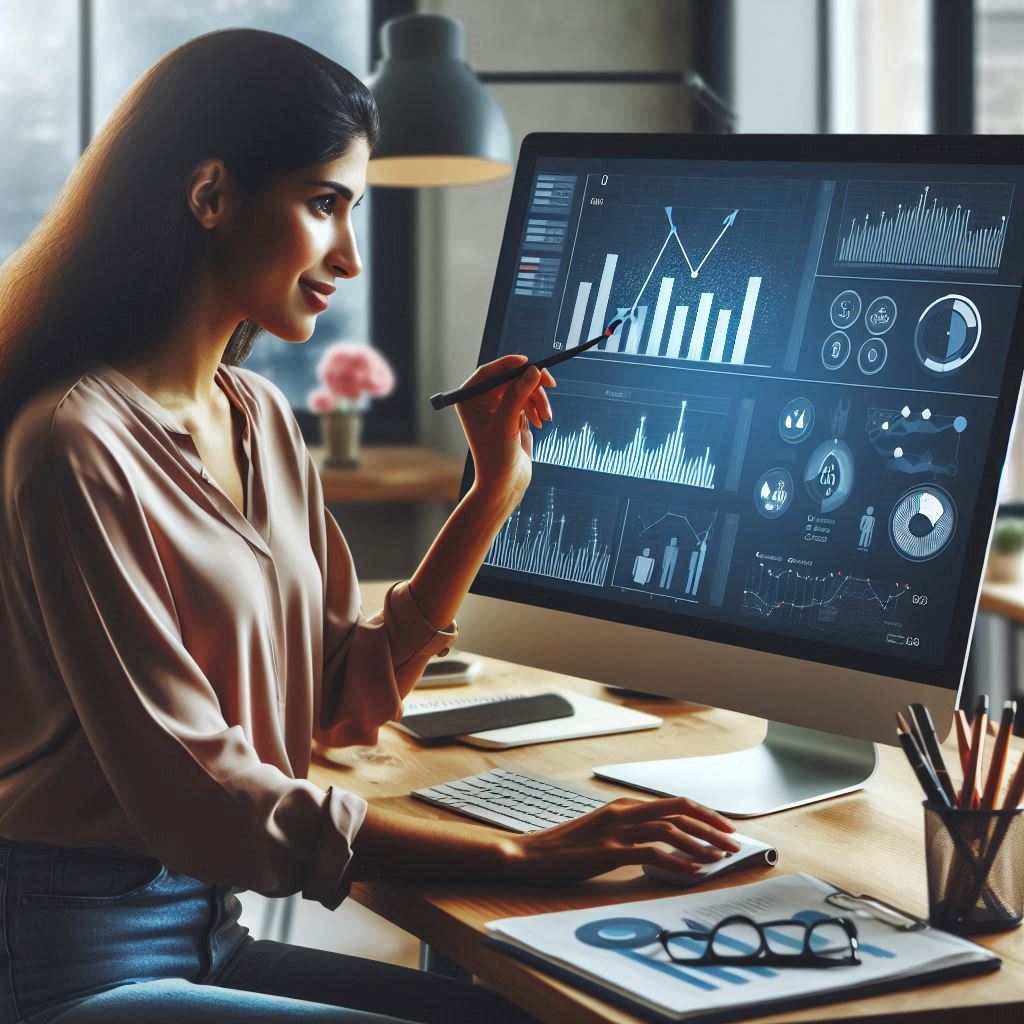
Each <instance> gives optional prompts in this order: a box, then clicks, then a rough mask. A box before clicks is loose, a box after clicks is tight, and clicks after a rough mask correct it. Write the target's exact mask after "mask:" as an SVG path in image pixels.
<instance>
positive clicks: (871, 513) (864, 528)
mask: <svg viewBox="0 0 1024 1024" xmlns="http://www.w3.org/2000/svg"><path fill="white" fill-rule="evenodd" d="M874 535H875V506H874V505H868V508H867V511H866V512H865V513H864V515H862V516H861V517H860V543H859V544H858V545H857V550H858V551H870V550H871V541H872V539H873V538H874Z"/></svg>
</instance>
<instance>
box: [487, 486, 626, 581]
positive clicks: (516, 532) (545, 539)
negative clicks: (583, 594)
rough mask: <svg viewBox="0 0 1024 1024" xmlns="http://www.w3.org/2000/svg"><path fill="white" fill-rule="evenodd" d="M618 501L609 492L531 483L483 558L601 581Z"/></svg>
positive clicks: (608, 559)
mask: <svg viewBox="0 0 1024 1024" xmlns="http://www.w3.org/2000/svg"><path fill="white" fill-rule="evenodd" d="M617 507H618V502H617V501H616V500H615V499H614V498H601V497H596V496H594V495H584V494H576V493H575V492H572V491H565V490H562V489H560V488H559V489H556V488H554V487H548V488H544V489H541V490H539V491H538V490H536V489H535V488H530V489H528V490H527V492H526V495H525V496H524V498H523V500H522V502H521V503H520V505H519V507H518V508H517V509H516V510H515V512H513V513H512V515H511V516H509V518H508V520H507V521H506V523H505V525H504V526H503V527H502V528H501V530H499V531H498V535H497V537H495V538H494V542H493V543H492V544H491V548H490V550H489V551H488V552H487V557H486V558H485V559H484V561H485V562H486V563H487V564H488V565H494V566H498V567H499V568H502V569H511V570H513V571H515V572H523V573H531V574H532V575H535V576H553V577H555V578H556V579H560V580H565V581H566V582H569V583H588V584H591V585H592V586H596V587H601V586H604V583H605V579H606V578H607V576H608V566H609V564H610V562H611V536H612V529H613V528H614V525H615V515H616V510H617Z"/></svg>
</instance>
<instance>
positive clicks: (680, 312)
mask: <svg viewBox="0 0 1024 1024" xmlns="http://www.w3.org/2000/svg"><path fill="white" fill-rule="evenodd" d="M689 312H690V307H689V306H676V315H675V316H674V317H672V327H671V328H670V329H669V332H668V349H667V350H666V352H665V357H666V358H667V359H678V358H679V349H680V347H681V346H682V344H683V331H685V330H686V315H687V314H688V313H689Z"/></svg>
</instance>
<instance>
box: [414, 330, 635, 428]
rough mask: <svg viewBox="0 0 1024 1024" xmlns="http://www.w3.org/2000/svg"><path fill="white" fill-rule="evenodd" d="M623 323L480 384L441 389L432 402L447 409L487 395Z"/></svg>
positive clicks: (573, 352) (570, 354) (607, 335)
mask: <svg viewBox="0 0 1024 1024" xmlns="http://www.w3.org/2000/svg"><path fill="white" fill-rule="evenodd" d="M621 323H622V321H621V320H613V321H612V322H611V323H610V324H609V325H608V326H607V327H606V328H605V329H604V330H603V331H602V332H601V333H600V334H599V335H598V336H597V337H596V338H591V339H590V341H585V342H583V344H582V345H574V346H573V347H572V348H567V349H566V350H565V351H564V352H558V353H556V354H555V355H553V356H548V357H547V359H538V360H537V362H535V363H523V365H522V366H517V367H515V369H512V370H508V371H506V372H505V373H500V374H498V376H497V377H491V378H489V379H488V380H482V381H480V383H479V384H470V385H469V386H468V387H465V388H456V389H455V390H454V391H439V392H438V393H437V394H436V395H431V396H430V404H431V405H432V406H433V407H434V408H435V409H445V408H447V407H448V406H449V405H457V404H458V403H459V402H464V401H465V400H466V399H467V398H476V396H477V395H485V394H487V392H488V391H493V390H494V389H495V388H500V387H501V386H502V384H507V383H508V382H509V381H510V380H515V379H516V377H521V376H522V375H523V374H524V373H526V371H527V370H528V369H529V368H530V367H531V366H536V367H537V369H538V370H546V369H547V368H548V367H549V366H557V365H558V364H559V363H564V362H565V361H566V359H572V357H573V356H578V355H579V354H580V353H581V352H586V351H587V349H588V348H593V347H594V346H595V345H597V344H599V343H600V342H602V341H604V339H605V338H610V337H611V336H612V335H613V334H614V333H615V331H616V330H617V329H618V326H619V324H621Z"/></svg>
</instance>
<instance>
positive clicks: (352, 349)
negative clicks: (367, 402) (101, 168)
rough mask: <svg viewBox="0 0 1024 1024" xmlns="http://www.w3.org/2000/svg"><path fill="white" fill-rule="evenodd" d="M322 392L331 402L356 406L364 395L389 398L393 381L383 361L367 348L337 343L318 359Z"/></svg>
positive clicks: (367, 346)
mask: <svg viewBox="0 0 1024 1024" xmlns="http://www.w3.org/2000/svg"><path fill="white" fill-rule="evenodd" d="M316 373H317V376H318V377H319V378H320V380H321V381H323V384H324V387H325V389H326V390H327V391H328V392H329V393H330V394H331V395H333V396H334V397H335V398H343V399H346V400H348V401H349V402H358V401H359V400H360V399H361V398H363V396H364V395H366V396H373V397H375V398H379V397H382V396H384V395H389V394H390V393H391V391H392V389H393V388H394V386H395V377H394V374H393V373H392V371H391V367H390V366H389V365H388V362H387V360H386V359H385V358H384V357H383V356H382V355H381V354H380V353H379V352H378V351H377V350H376V349H375V348H372V347H371V346H369V345H363V344H361V343H359V342H353V341H339V342H336V343H335V344H333V345H331V346H330V347H329V348H328V349H327V350H326V351H325V352H324V354H323V355H322V356H321V358H320V362H319V363H318V365H317V368H316Z"/></svg>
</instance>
